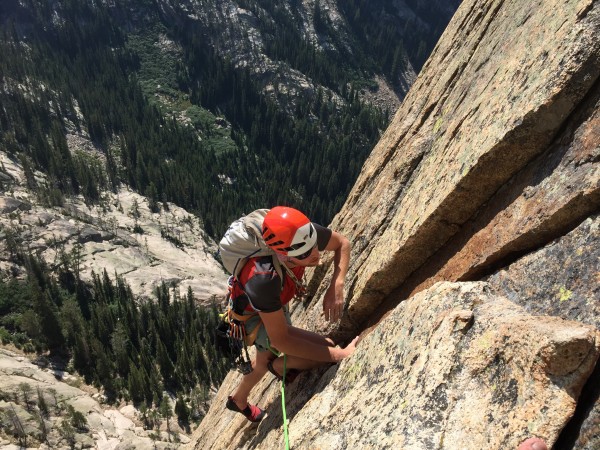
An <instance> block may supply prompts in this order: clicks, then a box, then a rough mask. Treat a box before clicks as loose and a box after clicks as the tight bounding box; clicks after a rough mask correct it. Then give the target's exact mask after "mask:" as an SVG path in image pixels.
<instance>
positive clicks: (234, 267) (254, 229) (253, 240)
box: [219, 209, 283, 280]
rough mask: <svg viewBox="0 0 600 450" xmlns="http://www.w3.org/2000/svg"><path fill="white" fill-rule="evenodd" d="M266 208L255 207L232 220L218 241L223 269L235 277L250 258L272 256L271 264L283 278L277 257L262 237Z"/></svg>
mask: <svg viewBox="0 0 600 450" xmlns="http://www.w3.org/2000/svg"><path fill="white" fill-rule="evenodd" d="M268 212H269V210H268V209H257V210H256V211H253V212H251V213H250V214H248V215H246V216H243V217H240V218H239V219H237V220H236V221H235V222H233V223H232V224H231V225H230V226H229V228H228V229H227V231H226V232H225V236H223V239H221V242H219V253H220V254H221V261H222V262H223V266H225V269H227V271H228V272H229V273H230V274H231V275H233V276H234V277H237V276H238V275H239V274H240V272H241V271H242V268H243V267H244V265H245V264H246V262H247V261H248V260H249V259H250V258H255V257H258V256H273V265H274V267H275V270H276V271H277V273H278V274H279V277H280V278H281V280H283V274H282V269H281V264H280V263H279V259H278V258H277V257H276V256H275V252H274V251H273V250H271V248H269V247H268V246H267V244H265V241H264V240H263V238H262V225H263V221H264V219H265V216H266V215H267V213H268Z"/></svg>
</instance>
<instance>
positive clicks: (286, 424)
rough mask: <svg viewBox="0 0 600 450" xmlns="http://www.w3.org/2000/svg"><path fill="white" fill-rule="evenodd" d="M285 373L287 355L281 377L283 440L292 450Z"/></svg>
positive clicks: (286, 449) (287, 449)
mask: <svg viewBox="0 0 600 450" xmlns="http://www.w3.org/2000/svg"><path fill="white" fill-rule="evenodd" d="M285 372H286V355H285V353H284V354H283V376H282V377H281V410H282V411H283V439H284V440H285V450H290V439H289V436H288V422H287V415H286V412H285V387H284V386H285Z"/></svg>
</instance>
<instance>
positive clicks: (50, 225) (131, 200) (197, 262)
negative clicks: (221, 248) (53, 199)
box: [0, 151, 227, 304]
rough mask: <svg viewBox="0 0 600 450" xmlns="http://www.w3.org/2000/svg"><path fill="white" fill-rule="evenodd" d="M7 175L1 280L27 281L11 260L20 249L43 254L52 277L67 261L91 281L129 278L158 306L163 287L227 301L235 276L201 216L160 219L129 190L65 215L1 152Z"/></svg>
mask: <svg viewBox="0 0 600 450" xmlns="http://www.w3.org/2000/svg"><path fill="white" fill-rule="evenodd" d="M0 167H2V168H3V171H4V173H7V174H10V179H11V181H10V182H7V183H6V184H4V185H0V236H1V237H2V239H1V240H0V277H3V276H5V275H7V274H10V275H15V274H17V275H19V274H23V273H24V268H22V267H19V266H18V264H15V263H14V261H12V258H11V252H14V251H15V248H16V247H20V248H22V249H29V250H31V251H32V252H34V253H37V254H39V255H40V256H41V257H43V258H44V259H45V261H46V262H47V263H48V264H49V266H50V269H51V270H54V269H55V268H56V267H57V265H58V264H61V263H62V262H63V261H64V259H65V256H67V257H68V259H70V260H71V261H75V260H77V261H78V268H77V270H79V271H80V274H81V276H82V277H83V278H84V279H86V280H90V279H91V277H92V272H95V273H96V274H97V275H101V274H102V271H104V270H106V272H107V273H108V275H109V276H110V277H111V278H114V276H115V274H116V275H119V276H122V277H123V278H124V279H125V280H126V281H127V283H128V284H129V285H130V287H131V288H132V290H133V292H134V293H135V294H137V295H139V296H142V297H147V298H153V297H154V290H155V289H156V287H157V286H160V284H161V283H162V282H163V281H164V282H165V283H166V284H167V285H168V286H171V285H174V286H176V287H177V288H178V290H179V293H180V294H181V295H185V294H186V292H187V289H188V287H191V288H192V290H193V292H194V296H195V297H196V298H197V299H198V300H199V301H202V302H204V303H207V304H208V303H211V302H212V301H213V297H214V296H215V295H219V296H220V295H222V293H223V287H224V286H226V281H227V276H226V274H225V271H224V269H223V268H222V267H221V265H220V263H218V262H217V260H216V259H215V254H216V252H217V245H216V243H215V242H214V241H212V239H211V238H210V237H209V236H207V235H206V233H205V232H204V231H203V230H202V224H201V222H200V220H199V219H198V217H196V216H194V215H193V214H190V213H188V212H187V211H185V210H184V209H182V208H179V207H177V206H176V205H173V204H170V205H169V207H168V209H166V208H164V206H163V207H161V210H160V211H159V212H152V211H151V210H150V208H149V203H148V199H146V198H145V197H143V196H141V195H139V194H136V193H135V192H132V191H131V190H129V189H127V188H125V187H123V188H121V189H120V191H119V192H118V193H112V192H111V193H109V192H107V193H105V194H104V199H103V201H102V202H101V203H100V204H98V205H86V204H85V202H84V201H83V199H82V198H79V197H75V198H69V199H66V200H65V204H64V205H63V206H61V207H47V206H42V205H40V202H39V201H38V200H37V198H36V196H35V194H34V193H32V192H31V191H30V190H29V189H27V187H26V185H25V181H24V178H25V177H24V174H23V170H22V167H21V166H20V163H18V162H17V161H14V160H11V159H10V158H9V157H8V156H7V155H6V154H5V153H4V152H2V151H0ZM39 176H40V177H42V175H41V174H39ZM13 247H14V248H13Z"/></svg>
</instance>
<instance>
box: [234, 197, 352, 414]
mask: <svg viewBox="0 0 600 450" xmlns="http://www.w3.org/2000/svg"><path fill="white" fill-rule="evenodd" d="M262 236H263V239H264V241H265V243H266V244H267V245H268V246H269V247H270V248H271V249H272V250H274V251H275V253H276V256H263V257H258V258H250V259H249V260H248V261H247V263H246V264H245V265H244V267H243V269H242V271H241V272H240V274H239V276H238V277H237V279H238V281H239V287H240V289H242V290H243V293H244V294H245V295H246V296H247V299H248V303H249V305H248V306H247V307H246V311H247V313H248V314H253V315H254V317H251V318H250V319H249V320H248V321H247V322H246V323H245V326H246V332H247V333H252V331H253V330H254V328H255V327H257V326H260V327H261V328H260V329H259V331H258V334H257V337H256V340H255V342H254V345H255V347H256V357H255V358H254V360H253V361H252V371H251V372H250V373H248V374H246V375H244V376H243V378H242V381H241V382H240V384H239V385H238V387H237V388H236V389H235V391H234V392H233V393H232V394H231V396H229V398H228V400H227V403H226V407H227V408H228V409H230V410H232V411H236V412H239V413H242V414H243V415H244V416H246V418H247V419H248V420H250V421H252V422H259V421H260V420H261V419H262V418H263V417H264V411H263V410H261V409H260V408H259V407H258V406H255V405H251V404H250V403H248V396H249V395H250V392H251V390H252V388H254V386H256V384H257V383H258V382H259V381H260V380H261V379H262V378H263V376H264V375H265V374H266V373H267V371H270V372H271V373H272V374H273V375H275V376H276V377H277V378H278V379H281V378H282V375H283V371H284V358H283V356H282V355H283V354H285V355H286V360H285V367H286V374H285V379H286V382H291V381H293V378H294V377H295V376H296V375H297V374H298V371H301V370H306V369H311V368H314V367H317V366H320V365H323V364H326V363H337V362H340V361H341V360H343V359H344V358H347V357H348V356H350V355H351V354H352V353H353V352H354V350H355V348H356V343H357V340H358V337H357V338H354V339H353V340H352V342H350V344H348V345H347V346H346V347H343V348H341V347H339V346H336V345H335V344H334V342H333V341H332V340H331V339H329V338H326V337H324V336H321V335H320V334H317V333H313V332H311V331H307V330H303V329H301V328H297V327H294V326H292V324H291V319H290V316H289V312H288V303H289V302H290V300H292V299H293V298H294V297H295V296H296V295H298V294H301V293H302V290H303V289H304V287H303V284H302V283H301V281H300V280H302V277H303V275H304V271H305V269H306V268H307V267H314V266H317V265H318V264H319V261H320V257H321V252H324V251H331V252H333V253H334V258H333V265H334V268H333V276H332V278H331V283H330V285H329V287H328V289H327V291H326V292H325V296H324V297H323V313H324V316H325V319H326V320H328V321H330V322H336V321H337V320H339V318H340V317H341V315H342V312H343V308H344V279H345V276H346V273H347V271H348V264H349V259H350V242H349V241H348V239H346V238H345V237H344V236H342V235H341V234H339V233H337V232H335V231H332V230H331V229H329V228H326V227H323V226H321V225H318V224H316V223H313V222H311V221H310V220H309V219H308V217H306V216H305V215H304V214H303V213H302V212H300V211H298V210H296V209H294V208H290V207H285V206H277V207H274V208H272V209H270V210H269V211H268V212H267V214H266V216H265V218H264V222H263V229H262ZM273 258H277V259H278V261H279V263H280V264H281V266H282V267H283V268H284V269H285V270H283V271H282V273H283V277H284V280H283V282H282V280H281V278H280V276H279V274H278V272H277V270H276V269H275V266H274V261H273Z"/></svg>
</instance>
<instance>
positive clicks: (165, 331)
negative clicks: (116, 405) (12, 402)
mask: <svg viewBox="0 0 600 450" xmlns="http://www.w3.org/2000/svg"><path fill="white" fill-rule="evenodd" d="M21 258H22V259H24V260H25V261H26V262H27V264H26V267H27V273H28V276H27V279H26V280H17V279H13V280H10V281H8V282H0V330H2V332H1V333H0V336H1V337H2V342H3V343H4V344H7V343H12V344H14V345H15V346H17V347H18V348H21V349H23V350H25V351H36V352H45V351H49V352H50V354H54V355H63V356H68V357H69V358H70V361H71V363H70V364H72V368H71V369H74V370H76V371H77V372H78V373H79V374H80V375H81V376H82V377H83V378H84V380H85V382H86V383H88V384H93V385H94V386H96V387H98V388H102V389H103V392H104V394H105V395H106V396H107V398H108V400H109V401H111V402H117V401H119V400H121V399H125V400H128V401H132V402H134V403H135V404H138V405H139V404H142V403H143V404H144V405H145V407H146V409H149V408H152V407H153V406H154V407H156V408H158V407H161V406H160V405H161V404H162V403H163V395H164V394H163V392H164V391H165V390H168V391H170V392H173V393H174V394H175V396H176V397H177V398H179V399H180V405H179V406H178V407H177V410H176V412H177V413H178V414H180V415H181V416H182V417H184V418H185V419H186V420H188V419H190V418H193V419H194V420H198V419H199V418H200V408H201V406H203V405H202V402H203V401H205V400H206V399H207V395H208V394H207V392H208V388H209V387H210V386H213V385H218V384H220V382H221V381H222V379H223V378H224V377H225V375H226V374H227V372H228V370H229V364H230V363H229V361H228V360H227V359H226V358H225V357H223V356H221V355H220V354H218V353H217V349H216V347H215V345H214V329H215V328H216V324H217V321H218V312H217V310H216V308H214V307H213V308H203V307H198V306H197V305H196V304H195V302H194V299H193V295H192V292H191V290H190V291H188V293H187V295H186V296H185V297H183V298H180V297H179V295H178V293H177V292H175V291H171V290H170V289H169V287H168V286H166V285H164V284H163V285H161V286H159V287H158V288H157V289H156V300H155V301H148V300H142V299H139V298H135V297H134V295H133V294H132V292H131V289H130V288H129V286H127V284H126V283H125V281H123V280H122V279H121V278H117V279H116V280H115V281H113V280H111V279H110V278H109V276H108V274H107V273H106V272H104V273H103V274H101V275H96V276H94V282H93V285H92V286H88V285H85V284H84V283H83V282H82V281H81V280H80V279H79V278H77V276H76V271H75V270H74V269H75V268H76V265H77V261H75V260H74V259H73V258H69V259H68V260H67V262H68V266H66V265H63V266H61V268H60V269H59V270H58V275H57V278H56V279H55V278H53V277H51V276H50V275H49V273H50V271H49V270H48V267H46V266H45V264H44V263H43V262H42V261H41V260H40V259H38V258H36V257H33V256H31V255H21ZM199 387H200V388H202V387H203V388H202V389H201V390H200V391H198V389H199ZM21 390H22V393H23V397H24V398H25V403H26V404H29V403H33V400H34V396H33V393H32V392H30V390H26V389H25V388H23V389H21ZM199 392H204V395H200V396H199ZM184 399H185V401H184ZM182 402H184V404H183V405H182V404H181V403H182ZM187 403H189V405H190V406H187ZM38 405H39V409H40V411H41V412H44V411H46V410H47V409H48V406H47V404H46V403H45V400H44V399H43V397H42V396H40V394H39V393H38ZM184 406H185V408H184ZM162 408H163V409H164V410H165V411H166V407H165V406H163V407H162ZM192 408H195V409H192ZM161 414H163V415H164V414H165V412H163V411H162V410H161ZM170 416H172V412H171V413H170V415H169V417H170ZM165 417H166V416H165ZM69 424H70V425H72V426H73V427H74V428H75V429H82V428H84V427H85V420H84V419H82V417H80V415H79V414H77V413H76V412H73V411H72V412H71V413H70V422H69Z"/></svg>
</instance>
